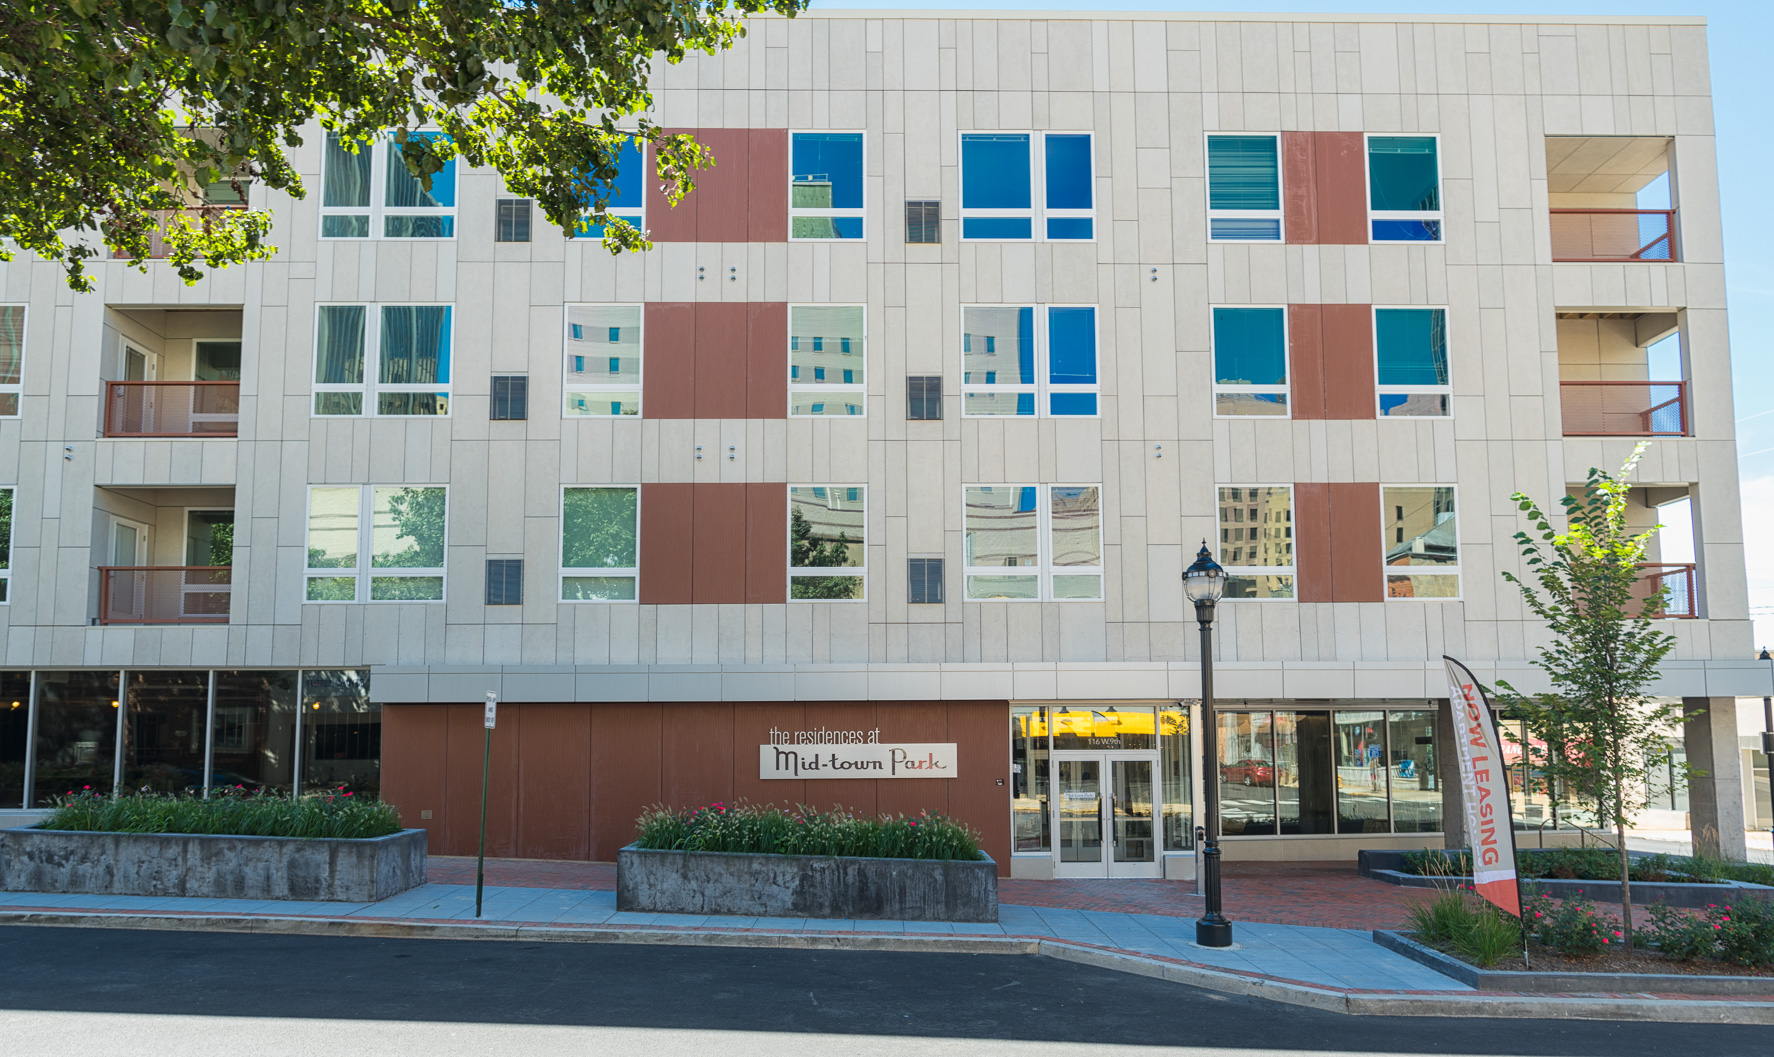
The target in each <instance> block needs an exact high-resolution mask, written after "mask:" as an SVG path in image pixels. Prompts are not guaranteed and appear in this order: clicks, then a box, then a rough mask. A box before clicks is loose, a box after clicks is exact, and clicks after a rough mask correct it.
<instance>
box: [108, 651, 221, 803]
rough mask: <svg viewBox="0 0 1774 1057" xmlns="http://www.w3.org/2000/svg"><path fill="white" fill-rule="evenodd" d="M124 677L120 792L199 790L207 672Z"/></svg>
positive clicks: (146, 673)
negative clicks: (126, 689) (125, 706)
mask: <svg viewBox="0 0 1774 1057" xmlns="http://www.w3.org/2000/svg"><path fill="white" fill-rule="evenodd" d="M128 674H129V714H128V718H127V719H126V720H125V723H126V724H127V727H126V730H125V733H124V739H123V790H124V791H125V792H135V793H182V792H185V791H186V790H201V789H202V788H203V758H204V741H205V738H204V731H205V729H206V727H207V726H208V720H209V673H208V672H207V671H196V672H179V671H171V672H169V671H137V672H130V673H128Z"/></svg>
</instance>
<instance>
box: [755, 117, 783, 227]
mask: <svg viewBox="0 0 1774 1057" xmlns="http://www.w3.org/2000/svg"><path fill="white" fill-rule="evenodd" d="M750 184H751V186H750V189H749V198H750V201H749V203H748V205H747V218H746V219H747V226H746V240H747V241H749V242H786V241H788V130H787V129H781V128H754V129H752V130H751V180H750Z"/></svg>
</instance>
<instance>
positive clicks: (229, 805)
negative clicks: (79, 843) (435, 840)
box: [37, 787, 400, 838]
mask: <svg viewBox="0 0 1774 1057" xmlns="http://www.w3.org/2000/svg"><path fill="white" fill-rule="evenodd" d="M37 828H38V829H59V830H81V831H86V832H98V833H209V834H216V835H228V836H241V837H305V838H318V837H328V838H364V837H385V836H387V835H388V834H390V833H398V832H400V812H398V811H396V810H395V809H394V807H393V806H392V805H390V804H384V803H382V802H381V801H379V800H371V799H369V798H368V797H362V796H358V795H356V794H354V793H352V792H349V791H345V790H344V789H343V787H341V788H340V790H339V791H334V792H326V793H312V794H308V795H305V796H302V797H299V798H296V799H291V798H290V797H287V796H278V795H275V794H271V793H267V792H265V791H264V790H252V791H248V790H246V789H244V788H241V787H235V788H233V789H216V790H213V791H211V793H210V796H209V799H207V800H206V799H203V798H201V797H195V796H177V795H171V794H164V793H139V794H130V795H125V796H117V797H112V796H105V795H104V794H102V793H91V792H81V793H70V794H69V795H67V796H65V797H59V798H57V802H56V807H55V810H54V811H52V812H50V815H49V817H48V818H46V819H44V820H43V821H42V822H40V823H38V824H37Z"/></svg>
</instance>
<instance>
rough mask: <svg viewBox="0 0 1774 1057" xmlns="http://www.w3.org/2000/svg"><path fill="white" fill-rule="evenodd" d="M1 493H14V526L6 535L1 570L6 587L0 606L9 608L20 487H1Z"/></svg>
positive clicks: (1, 576)
mask: <svg viewBox="0 0 1774 1057" xmlns="http://www.w3.org/2000/svg"><path fill="white" fill-rule="evenodd" d="M0 492H10V493H12V524H11V526H10V527H9V529H8V531H7V533H6V552H5V553H6V567H5V568H4V569H0V586H4V587H5V590H4V591H0V606H9V605H11V604H12V558H13V553H14V552H15V551H16V550H17V548H15V547H14V546H13V545H12V544H13V537H15V536H17V535H18V485H16V484H6V485H0Z"/></svg>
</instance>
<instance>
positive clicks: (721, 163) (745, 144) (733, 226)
mask: <svg viewBox="0 0 1774 1057" xmlns="http://www.w3.org/2000/svg"><path fill="white" fill-rule="evenodd" d="M696 142H698V143H700V144H702V146H704V147H706V148H708V150H709V152H710V153H712V154H713V155H714V165H713V166H711V167H709V168H707V169H703V170H702V171H701V172H699V173H697V174H696V190H694V191H692V192H690V195H691V197H694V198H697V199H700V201H698V202H697V203H696V241H697V242H744V241H746V237H747V234H748V226H749V225H748V224H747V214H748V211H749V205H750V200H751V130H750V129H745V128H702V129H697V130H696ZM785 164H786V163H785ZM784 182H785V184H786V182H787V181H786V178H785V180H784ZM786 193H787V192H786V191H785V192H784V194H786ZM784 208H785V209H786V208H787V207H786V206H785V207H784Z"/></svg>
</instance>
